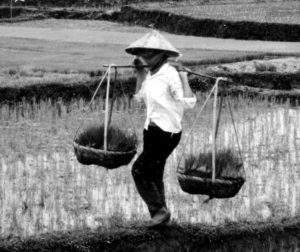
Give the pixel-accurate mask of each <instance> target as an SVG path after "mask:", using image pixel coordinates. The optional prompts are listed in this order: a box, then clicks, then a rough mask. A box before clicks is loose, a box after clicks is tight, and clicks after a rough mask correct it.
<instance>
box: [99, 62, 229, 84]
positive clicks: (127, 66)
mask: <svg viewBox="0 0 300 252" xmlns="http://www.w3.org/2000/svg"><path fill="white" fill-rule="evenodd" d="M103 66H104V67H109V66H110V67H114V68H135V66H134V65H115V64H110V65H107V64H105V65H103ZM139 67H141V68H142V67H144V68H146V67H150V66H149V65H141V66H139ZM179 71H183V72H187V73H189V74H193V75H197V76H200V77H204V78H208V79H212V80H217V78H218V77H213V76H210V75H206V74H200V73H196V72H193V71H191V70H190V69H188V68H185V67H182V69H180V70H179ZM222 80H223V81H230V80H229V79H228V78H224V77H222Z"/></svg>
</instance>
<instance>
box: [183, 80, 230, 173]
mask: <svg viewBox="0 0 300 252" xmlns="http://www.w3.org/2000/svg"><path fill="white" fill-rule="evenodd" d="M215 80H216V81H215V85H214V86H213V87H212V89H211V90H210V92H209V94H208V96H207V97H206V100H205V102H204V103H203V105H202V107H201V108H200V110H199V112H198V114H197V115H196V117H195V119H194V121H193V122H192V125H191V127H190V129H189V131H188V133H187V137H186V141H185V142H184V144H183V152H182V154H181V155H180V157H179V160H178V163H177V172H179V169H180V163H181V160H182V158H183V157H184V155H185V153H186V150H187V148H186V145H187V142H188V139H189V137H190V136H191V133H192V132H193V130H194V128H195V125H196V123H197V121H198V119H199V117H200V115H201V113H202V111H203V109H204V108H205V106H206V105H207V103H208V101H209V99H210V97H211V96H212V94H213V93H214V96H215V100H216V97H217V94H218V85H219V82H220V81H221V80H227V79H226V78H223V77H218V78H216V79H215ZM215 100H214V101H215ZM220 106H221V104H220ZM215 111H216V106H215ZM220 111H221V108H220V110H219V113H218V118H217V115H216V112H214V117H213V119H215V118H216V121H215V127H214V131H213V139H214V138H216V137H217V132H218V127H219V119H220V115H221V113H220ZM213 141H215V140H213ZM214 158H215V157H213V160H214ZM213 163H214V161H213Z"/></svg>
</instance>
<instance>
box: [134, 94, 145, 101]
mask: <svg viewBox="0 0 300 252" xmlns="http://www.w3.org/2000/svg"><path fill="white" fill-rule="evenodd" d="M133 98H134V99H135V100H136V101H137V102H142V101H143V96H142V94H141V92H138V93H136V94H134V95H133Z"/></svg>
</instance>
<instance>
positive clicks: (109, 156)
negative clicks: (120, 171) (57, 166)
mask: <svg viewBox="0 0 300 252" xmlns="http://www.w3.org/2000/svg"><path fill="white" fill-rule="evenodd" d="M73 146H74V151H75V155H76V157H77V160H78V162H79V163H81V164H84V165H99V166H103V167H106V168H108V169H115V168H118V167H120V166H122V165H127V164H129V163H130V161H131V160H132V159H133V157H134V156H135V154H136V150H132V151H128V152H117V151H104V150H100V149H94V148H90V147H87V146H83V145H79V144H78V143H76V142H73Z"/></svg>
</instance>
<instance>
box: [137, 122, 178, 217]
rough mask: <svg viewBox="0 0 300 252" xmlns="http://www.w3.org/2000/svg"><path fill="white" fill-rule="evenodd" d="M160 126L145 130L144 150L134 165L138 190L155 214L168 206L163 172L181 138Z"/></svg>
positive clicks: (152, 213)
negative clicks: (167, 160)
mask: <svg viewBox="0 0 300 252" xmlns="http://www.w3.org/2000/svg"><path fill="white" fill-rule="evenodd" d="M173 136H176V137H174V138H172V137H171V134H170V133H166V132H164V131H162V130H161V129H159V128H157V127H156V128H153V127H149V129H148V130H144V146H143V152H142V153H141V154H140V156H139V157H138V159H137V160H136V162H135V163H134V165H133V168H132V175H133V178H134V181H135V185H136V188H137V191H138V192H139V194H140V196H141V197H142V199H143V200H144V201H145V203H146V204H147V206H148V209H149V212H150V215H151V216H153V215H154V214H155V213H156V212H157V211H158V210H159V209H161V208H162V207H166V202H165V193H164V184H163V173H164V166H165V162H166V159H167V158H168V156H169V155H170V153H171V152H172V151H173V149H174V148H175V147H176V145H177V144H178V142H179V140H180V134H175V135H173Z"/></svg>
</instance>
